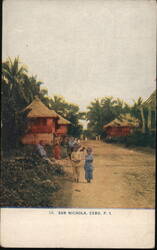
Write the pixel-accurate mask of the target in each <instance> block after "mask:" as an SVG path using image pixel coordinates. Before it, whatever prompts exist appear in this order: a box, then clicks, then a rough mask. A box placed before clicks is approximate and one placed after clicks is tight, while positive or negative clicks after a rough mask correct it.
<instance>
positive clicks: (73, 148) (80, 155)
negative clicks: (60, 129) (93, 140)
mask: <svg viewBox="0 0 157 250" xmlns="http://www.w3.org/2000/svg"><path fill="white" fill-rule="evenodd" d="M43 146H44V144H43V142H42V141H41V142H39V144H38V145H37V149H38V152H39V153H40V156H42V157H44V159H46V160H47V161H48V157H47V155H46V151H45V149H44V147H43ZM62 153H64V158H70V160H71V163H72V169H73V177H74V181H75V182H79V177H80V169H81V166H83V161H84V170H85V179H86V180H87V182H91V180H92V179H93V154H92V148H90V147H88V148H85V147H82V146H81V144H80V140H79V139H75V138H74V137H70V138H68V137H65V138H62V139H61V138H59V137H56V138H55V140H54V145H53V155H54V158H55V160H60V159H61V158H62V157H61V154H62Z"/></svg>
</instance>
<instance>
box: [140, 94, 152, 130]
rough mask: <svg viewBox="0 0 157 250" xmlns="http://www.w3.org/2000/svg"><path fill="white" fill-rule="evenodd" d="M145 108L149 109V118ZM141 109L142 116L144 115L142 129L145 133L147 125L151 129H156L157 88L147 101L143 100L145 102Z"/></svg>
mask: <svg viewBox="0 0 157 250" xmlns="http://www.w3.org/2000/svg"><path fill="white" fill-rule="evenodd" d="M144 109H146V110H147V111H148V117H147V119H146V117H145V115H144ZM140 110H141V117H142V131H143V133H145V131H146V127H147V128H148V130H150V131H153V130H155V118H156V117H155V116H156V90H155V91H154V92H153V93H152V94H151V95H150V96H149V98H148V99H147V100H146V101H145V102H143V104H142V105H141V107H140ZM153 121H154V122H153ZM153 123H154V124H153Z"/></svg>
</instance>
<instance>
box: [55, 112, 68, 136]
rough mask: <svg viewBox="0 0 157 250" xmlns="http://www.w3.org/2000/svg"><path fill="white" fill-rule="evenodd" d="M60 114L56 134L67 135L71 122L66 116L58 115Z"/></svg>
mask: <svg viewBox="0 0 157 250" xmlns="http://www.w3.org/2000/svg"><path fill="white" fill-rule="evenodd" d="M58 116H59V119H58V121H57V126H56V135H57V136H64V135H67V133H68V127H69V125H70V122H69V121H68V120H66V119H65V118H63V117H62V116H61V115H58Z"/></svg>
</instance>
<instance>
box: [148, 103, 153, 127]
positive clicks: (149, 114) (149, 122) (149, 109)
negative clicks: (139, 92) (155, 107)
mask: <svg viewBox="0 0 157 250" xmlns="http://www.w3.org/2000/svg"><path fill="white" fill-rule="evenodd" d="M151 113H152V111H151V107H149V108H148V122H147V126H148V129H149V130H151V119H152V118H151Z"/></svg>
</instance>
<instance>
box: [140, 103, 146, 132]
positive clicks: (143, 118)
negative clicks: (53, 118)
mask: <svg viewBox="0 0 157 250" xmlns="http://www.w3.org/2000/svg"><path fill="white" fill-rule="evenodd" d="M140 111H141V117H142V132H143V133H145V131H146V124H145V117H144V112H143V107H141V109H140Z"/></svg>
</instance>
